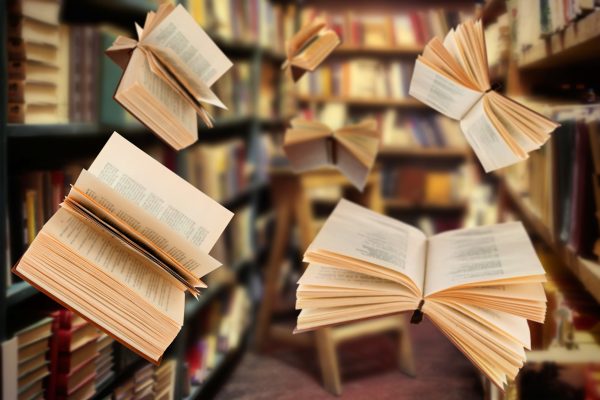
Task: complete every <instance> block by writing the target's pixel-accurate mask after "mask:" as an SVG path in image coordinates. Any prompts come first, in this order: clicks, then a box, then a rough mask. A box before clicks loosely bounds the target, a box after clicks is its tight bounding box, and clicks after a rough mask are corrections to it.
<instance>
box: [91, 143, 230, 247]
mask: <svg viewBox="0 0 600 400" xmlns="http://www.w3.org/2000/svg"><path fill="white" fill-rule="evenodd" d="M89 172H90V173H91V174H93V175H95V176H96V177H97V178H99V179H100V180H101V181H102V182H104V183H105V184H107V185H108V186H110V187H112V188H113V189H114V190H115V191H117V192H118V193H119V194H120V195H121V196H123V197H124V198H126V199H128V200H129V201H131V202H132V203H133V204H135V205H136V206H138V207H140V208H142V209H143V210H145V211H146V212H147V213H149V214H151V215H153V216H154V217H156V218H157V219H158V220H159V221H161V222H163V223H164V224H165V225H167V226H168V227H169V228H170V231H171V232H172V233H173V234H175V235H179V236H182V237H183V238H184V239H185V240H186V241H188V242H189V243H191V244H192V245H193V246H195V247H196V248H198V249H199V250H201V251H203V252H205V253H208V252H209V251H210V249H211V248H212V247H213V246H214V244H215V242H216V241H217V239H218V238H219V237H220V236H221V234H222V233H223V230H224V229H225V227H226V226H227V224H228V223H229V221H230V220H231V218H232V216H233V213H232V212H231V211H229V210H227V209H226V208H225V207H223V206H221V205H220V204H219V203H217V202H216V201H214V200H212V199H211V198H210V197H208V196H207V195H205V194H204V193H202V192H201V191H199V190H198V189H196V188H195V187H193V186H192V185H190V184H189V183H188V182H186V181H185V180H183V179H182V178H180V177H179V176H177V175H176V174H174V173H173V172H172V171H170V170H169V169H168V168H166V167H165V166H163V165H162V164H160V163H159V162H158V161H156V160H154V159H153V158H152V157H150V156H149V155H147V154H146V153H144V152H143V151H141V150H140V149H138V148H137V147H135V146H134V145H133V144H131V143H129V142H128V141H127V140H125V139H124V138H123V137H122V136H121V135H119V134H118V133H116V132H115V133H113V135H112V136H111V137H110V139H109V140H108V142H107V143H106V145H105V146H104V148H103V149H102V151H101V152H100V154H98V156H97V157H96V159H95V160H94V162H93V163H92V165H91V166H90V169H89Z"/></svg>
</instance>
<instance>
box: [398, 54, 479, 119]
mask: <svg viewBox="0 0 600 400" xmlns="http://www.w3.org/2000/svg"><path fill="white" fill-rule="evenodd" d="M409 94H410V95H411V96H413V97H414V98H416V99H418V100H420V101H422V102H423V103H425V104H427V105H428V106H430V107H431V108H433V109H435V110H437V111H439V112H440V113H442V114H444V115H446V116H448V117H450V118H453V119H457V120H459V119H461V118H462V117H463V116H464V115H465V114H466V113H467V111H469V109H470V108H471V107H473V105H474V104H475V103H476V102H477V101H478V100H479V99H480V98H481V96H482V95H483V93H481V92H479V91H476V90H472V89H469V88H467V87H465V86H463V85H461V84H459V83H458V82H456V81H454V80H452V79H450V78H448V77H446V76H444V75H442V74H441V73H439V72H437V71H435V70H433V69H432V68H431V67H429V66H427V65H426V64H425V63H424V62H422V61H421V60H420V59H417V61H416V63H415V69H414V72H413V76H412V79H411V81H410V89H409Z"/></svg>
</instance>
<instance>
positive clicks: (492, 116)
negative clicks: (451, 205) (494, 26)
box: [409, 21, 559, 172]
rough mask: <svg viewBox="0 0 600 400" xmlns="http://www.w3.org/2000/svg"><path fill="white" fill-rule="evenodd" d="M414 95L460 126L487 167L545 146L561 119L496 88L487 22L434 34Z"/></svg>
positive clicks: (415, 76)
mask: <svg viewBox="0 0 600 400" xmlns="http://www.w3.org/2000/svg"><path fill="white" fill-rule="evenodd" d="M409 94H410V95H411V96H413V97H415V98H416V99H418V100H420V101H422V102H423V103H425V104H427V105H428V106H429V107H431V108H433V109H435V110H437V111H439V112H440V113H442V114H444V115H446V116H448V117H450V118H453V119H455V120H459V121H460V127H461V130H462V131H463V133H464V135H465V137H466V138H467V141H468V142H469V144H470V145H471V147H472V148H473V151H474V152H475V154H476V155H477V158H479V161H480V162H481V164H482V165H483V168H484V169H485V171H486V172H490V171H493V170H496V169H498V168H502V167H506V166H508V165H511V164H515V163H517V162H519V161H522V160H524V159H526V158H527V157H528V153H529V152H531V151H533V150H536V149H539V148H540V147H541V146H542V145H543V144H544V143H546V141H547V140H548V138H549V137H550V133H551V132H552V131H554V129H556V128H557V127H558V125H559V124H557V123H555V122H553V121H551V120H549V119H547V118H546V117H543V116H542V115H540V114H538V113H536V112H534V111H532V110H531V109H529V108H527V107H525V106H523V105H521V104H519V103H517V102H515V101H513V100H511V99H509V98H507V97H504V96H502V95H500V94H498V93H496V92H494V91H492V90H491V88H490V77H489V73H488V64H487V53H486V48H485V38H484V34H483V27H482V24H481V21H477V22H473V21H468V22H465V23H463V24H460V25H458V27H456V29H452V30H451V31H450V32H448V34H447V35H446V38H445V39H444V41H443V42H442V41H441V40H440V39H439V38H437V37H436V38H433V39H432V40H431V41H430V42H429V43H427V45H426V46H425V50H424V51H423V54H422V55H420V56H419V57H418V58H417V61H416V63H415V69H414V72H413V76H412V79H411V82H410V89H409Z"/></svg>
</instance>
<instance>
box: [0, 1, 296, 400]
mask: <svg viewBox="0 0 600 400" xmlns="http://www.w3.org/2000/svg"><path fill="white" fill-rule="evenodd" d="M181 3H182V4H183V5H184V6H187V4H186V3H187V2H185V1H184V2H181ZM2 6H3V7H4V6H5V4H4V3H3V5H2ZM155 7H156V5H155V4H154V3H153V2H151V1H147V0H106V1H104V0H102V1H100V0H85V1H74V0H65V1H64V2H63V6H62V13H61V20H62V21H64V22H65V23H67V24H72V23H73V24H75V23H92V24H95V23H100V24H102V23H111V24H116V25H118V26H119V27H121V28H123V29H127V30H129V31H132V30H133V23H134V22H138V23H143V20H144V18H145V13H146V12H147V11H150V10H153V9H154V8H155ZM6 28H7V22H6V13H5V12H2V13H0V48H1V49H2V54H1V55H0V76H2V77H3V78H6V77H7V57H6V51H5V50H6ZM205 28H206V27H205ZM208 33H209V34H211V31H210V30H208ZM216 41H217V44H218V45H219V46H220V47H221V49H222V50H223V52H224V53H225V54H226V55H227V56H228V57H230V58H232V59H233V60H234V61H235V60H240V59H242V60H246V61H247V62H248V63H249V65H250V68H249V70H250V75H251V79H250V85H251V87H250V93H251V98H250V99H249V101H250V102H251V103H252V104H258V103H259V100H260V93H261V84H263V83H265V84H271V85H274V87H275V89H274V90H275V103H278V102H279V99H280V98H281V96H282V90H281V86H280V76H277V77H276V79H275V80H274V81H273V82H262V80H263V79H264V78H263V77H262V75H261V71H262V69H263V67H264V66H273V68H274V69H275V70H276V71H278V70H279V65H280V63H281V62H282V61H283V59H284V55H283V53H282V52H281V50H280V49H274V48H271V47H269V46H266V45H265V44H264V43H262V44H259V43H258V41H250V42H242V41H237V40H225V39H219V38H217V39H216ZM0 108H1V110H0V116H1V117H0V120H2V121H3V123H2V126H1V127H0V210H2V212H3V213H2V214H0V227H1V229H0V243H1V244H0V274H1V279H0V340H5V339H7V338H9V337H10V336H11V335H12V333H14V327H13V324H12V323H11V322H10V321H9V313H10V314H13V315H14V314H15V313H18V312H19V310H27V309H29V308H28V307H31V306H32V305H35V304H36V303H37V302H48V301H50V300H48V299H46V298H45V297H44V296H43V295H41V294H39V292H38V291H37V290H36V289H34V288H33V287H31V286H30V285H29V284H27V283H26V282H22V281H13V283H12V284H10V285H8V282H7V279H6V276H7V274H8V271H9V269H10V267H11V266H12V264H13V263H14V262H15V261H16V260H17V259H18V257H19V256H20V254H14V252H13V254H10V257H9V252H8V251H7V243H8V241H7V230H6V229H5V226H6V225H7V223H8V222H9V220H11V219H13V218H15V216H11V215H10V214H9V211H8V210H10V207H9V206H8V205H9V202H10V200H11V196H12V195H10V196H9V191H10V190H11V187H12V185H13V182H14V180H15V176H16V174H17V173H18V172H17V169H19V168H18V167H19V161H21V159H20V158H19V155H20V154H25V153H28V152H29V149H33V150H34V153H35V155H34V156H29V157H27V158H25V160H29V159H31V158H32V157H39V160H36V167H37V166H38V165H39V166H41V168H44V166H45V165H47V164H48V165H52V166H54V164H55V160H53V154H52V153H51V152H50V151H48V147H47V145H48V144H51V145H52V147H50V149H54V148H61V149H63V148H64V149H66V150H65V152H64V153H65V154H66V155H65V156H64V157H63V154H62V153H63V152H62V151H61V155H60V156H61V158H62V159H61V160H60V161H61V162H64V161H67V162H68V161H69V157H72V156H73V155H74V154H75V155H77V154H78V152H79V151H83V150H81V149H83V148H85V150H86V151H87V150H88V149H93V150H92V151H90V155H95V154H96V153H95V152H97V150H99V148H100V147H101V146H102V145H103V144H104V142H105V141H106V140H107V139H108V138H109V136H110V134H111V133H112V132H113V131H118V132H119V133H121V134H123V135H124V136H125V137H127V138H128V139H130V140H133V141H134V142H135V143H136V145H138V146H140V147H141V148H142V149H144V148H145V147H146V146H150V145H152V146H162V147H163V148H165V149H166V145H164V144H162V143H161V142H159V140H158V139H156V138H155V137H154V135H153V134H152V133H151V132H149V131H148V129H147V128H145V127H144V126H143V125H141V124H139V123H136V122H134V123H130V124H125V125H123V124H111V123H99V122H93V123H59V124H38V125H25V124H6V123H5V121H6V117H7V116H6V110H7V91H6V86H5V87H4V89H3V91H2V92H1V93H0ZM277 111H279V110H277ZM285 124H286V117H285V116H283V115H281V114H280V113H277V114H276V115H271V116H263V115H261V114H260V113H259V112H258V110H257V109H255V110H254V112H252V113H250V115H244V116H231V117H230V116H227V117H217V119H216V121H215V126H214V128H212V129H207V128H205V127H203V126H200V127H199V132H198V136H199V141H198V142H199V144H198V145H196V146H203V145H205V144H219V143H225V142H227V141H228V140H231V139H241V140H243V142H244V143H245V146H246V147H245V148H246V151H247V160H248V162H250V163H251V164H253V165H256V163H257V162H259V158H260V155H259V154H257V152H258V151H259V146H258V145H257V143H258V141H259V140H260V138H261V136H262V135H264V134H271V133H274V132H278V131H281V130H283V129H284V126H285ZM200 125H201V124H200ZM184 151H186V150H184ZM175 157H176V158H175V166H177V162H178V160H179V158H180V157H181V156H180V155H176V156H175ZM21 162H25V163H26V161H21ZM176 172H179V171H178V170H176ZM263 179H264V178H259V177H258V176H257V175H256V174H255V173H253V174H252V175H251V178H250V182H249V184H248V185H247V186H246V189H244V190H242V191H241V192H238V193H237V194H236V195H235V196H233V197H231V198H228V199H225V200H224V201H223V202H222V203H223V205H224V206H225V207H227V208H229V209H231V210H232V211H234V212H235V211H236V210H238V209H241V208H247V209H249V210H250V215H251V223H250V226H249V227H248V229H250V231H249V233H248V234H249V235H250V243H251V246H250V247H251V254H250V256H248V257H244V258H242V259H239V260H232V261H231V265H229V264H228V265H225V266H223V267H222V268H227V269H228V270H229V271H230V273H229V275H230V277H232V279H228V280H225V281H223V282H220V281H219V282H215V283H211V284H209V288H208V289H207V290H206V291H204V292H203V293H202V295H201V297H200V299H199V301H196V300H195V299H191V298H188V299H186V307H185V320H186V322H185V323H184V325H183V327H182V330H181V332H180V334H179V335H178V337H177V338H176V339H175V341H174V342H173V343H172V345H171V346H170V347H169V349H168V350H167V352H166V353H165V357H164V359H169V358H174V359H176V360H177V368H176V384H175V386H176V388H175V390H176V392H175V398H183V397H184V394H183V392H182V388H183V387H185V386H186V384H185V383H186V382H185V380H187V376H186V375H184V365H183V363H184V361H185V359H186V349H187V347H188V346H189V345H190V341H192V340H194V339H195V338H194V337H192V336H190V335H191V333H190V332H189V329H190V325H193V324H191V322H193V320H194V319H196V318H197V317H198V316H199V315H201V313H202V312H203V311H204V310H206V309H207V307H209V306H210V305H211V304H212V303H213V302H214V301H215V300H216V299H218V298H220V297H222V296H224V295H226V294H227V293H228V292H229V291H230V290H231V289H233V288H234V287H236V286H238V285H242V286H245V287H246V288H249V286H250V282H251V281H253V280H254V281H255V280H257V279H258V274H259V273H260V269H259V264H260V261H261V259H262V257H264V250H261V249H258V247H257V246H258V245H257V243H256V240H255V236H256V235H255V228H254V226H255V221H256V219H257V218H260V217H261V216H262V215H264V214H265V213H266V212H267V211H268V207H265V205H264V203H265V202H264V192H265V190H266V188H267V185H268V182H266V181H264V180H263ZM11 239H12V238H11ZM249 291H250V292H251V290H249ZM252 297H256V296H252V295H251V298H252ZM254 301H256V299H254ZM255 306H256V304H253V306H252V310H251V313H254V307H255ZM250 325H251V324H250ZM251 330H252V326H248V327H247V328H246V329H245V331H244V333H243V337H244V340H243V341H242V344H241V345H240V346H238V347H237V348H235V349H232V350H231V351H230V352H229V353H227V355H225V356H224V357H223V360H222V361H221V362H220V363H219V364H218V366H217V367H216V368H215V369H214V370H213V371H211V373H210V375H209V376H208V378H207V379H206V381H205V382H204V383H203V384H202V385H200V386H196V387H193V388H192V389H193V390H192V392H191V393H190V395H189V396H188V397H187V398H189V399H196V398H204V396H206V395H207V393H209V392H210V391H211V390H215V389H216V388H218V387H219V385H220V383H221V382H222V380H223V378H224V377H225V376H226V373H227V372H228V371H232V370H233V368H234V367H235V365H236V363H237V361H238V360H239V358H240V356H241V354H242V353H243V351H244V349H245V347H246V343H247V342H248V340H249V332H250V331H251ZM115 349H116V350H117V351H116V354H115V357H116V358H119V357H120V356H119V355H120V354H121V353H127V352H129V351H128V350H127V349H125V348H124V347H122V346H120V345H119V344H117V343H115ZM129 358H131V357H129ZM145 364H146V361H144V360H143V359H141V358H140V357H137V356H136V357H135V358H134V361H133V362H132V363H130V365H128V366H126V367H125V368H120V367H117V369H116V370H115V375H114V377H113V378H111V379H110V380H108V381H107V382H105V383H104V384H103V385H102V386H101V387H99V388H98V389H97V392H96V396H95V398H104V397H105V396H107V395H110V394H111V393H112V391H113V390H114V389H115V388H116V387H117V386H118V385H119V384H120V383H122V382H123V380H124V379H127V378H129V377H131V375H132V374H133V373H134V372H135V371H136V370H137V369H139V368H140V367H141V366H143V365H145Z"/></svg>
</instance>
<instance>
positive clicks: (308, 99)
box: [296, 95, 427, 108]
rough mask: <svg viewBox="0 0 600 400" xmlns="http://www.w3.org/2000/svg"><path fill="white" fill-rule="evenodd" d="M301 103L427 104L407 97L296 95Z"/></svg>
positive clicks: (353, 104)
mask: <svg viewBox="0 0 600 400" xmlns="http://www.w3.org/2000/svg"><path fill="white" fill-rule="evenodd" d="M296 98H297V99H298V101H299V102H302V103H344V104H346V105H348V106H351V107H394V108H426V107H427V106H426V105H425V104H423V103H421V102H420V101H418V100H415V99H413V98H407V99H386V98H382V99H373V98H366V97H365V98H359V97H345V96H305V95H299V96H297V97H296Z"/></svg>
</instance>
